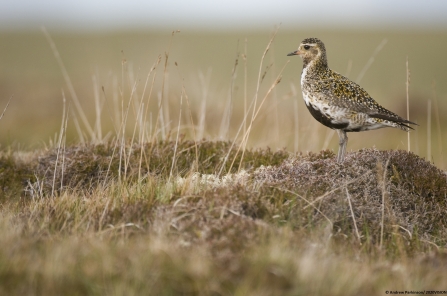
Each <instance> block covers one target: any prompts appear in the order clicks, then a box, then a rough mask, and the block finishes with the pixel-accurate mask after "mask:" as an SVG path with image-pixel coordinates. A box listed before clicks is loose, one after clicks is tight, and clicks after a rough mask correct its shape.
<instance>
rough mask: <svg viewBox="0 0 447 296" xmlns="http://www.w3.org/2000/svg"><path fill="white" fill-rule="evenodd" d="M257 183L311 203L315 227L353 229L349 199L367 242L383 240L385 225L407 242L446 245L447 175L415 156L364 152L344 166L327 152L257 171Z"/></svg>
mask: <svg viewBox="0 0 447 296" xmlns="http://www.w3.org/2000/svg"><path fill="white" fill-rule="evenodd" d="M255 179H256V181H257V182H260V183H263V187H265V186H269V187H271V188H278V189H286V190H290V191H293V192H296V193H297V194H299V195H300V196H301V197H303V199H304V198H305V199H306V200H307V201H309V202H310V203H312V205H309V203H307V202H305V201H303V200H301V201H300V206H301V207H302V208H312V209H313V216H312V221H313V222H316V221H320V220H321V219H324V218H325V217H324V216H326V217H327V218H329V220H331V221H332V223H333V224H334V226H335V227H338V228H340V229H342V230H344V231H346V230H347V229H354V225H353V223H354V222H353V220H354V219H352V215H351V209H350V206H349V200H348V197H349V198H350V201H351V206H352V211H353V213H354V216H355V221H356V224H357V228H358V229H359V230H360V231H361V232H362V233H363V234H364V235H365V236H368V237H366V239H372V240H374V241H377V240H378V239H379V238H380V233H381V224H382V219H383V221H384V223H383V224H384V227H385V231H384V232H385V233H388V234H390V233H392V232H393V231H394V232H398V233H402V235H403V236H405V237H406V238H407V239H408V240H411V239H412V237H413V235H412V234H418V235H419V237H420V238H426V239H429V240H430V241H438V242H440V243H442V244H444V243H446V241H445V237H446V235H447V216H446V215H445V213H446V212H447V175H446V173H445V172H443V171H442V170H440V169H438V168H437V167H435V166H434V165H432V164H431V163H429V162H427V161H426V160H424V159H422V158H420V157H419V156H417V155H415V154H414V153H411V152H407V151H402V150H395V151H379V150H375V149H365V150H360V151H358V152H354V153H348V154H347V156H346V159H345V161H344V162H343V163H341V164H339V163H337V162H335V155H334V154H333V153H332V152H330V151H322V152H320V153H319V154H308V155H299V156H298V157H291V158H289V159H288V160H287V161H285V162H284V163H282V164H281V165H279V166H275V167H267V168H263V169H261V170H258V171H257V172H256V173H255ZM296 198H297V199H299V198H298V197H296ZM382 200H384V201H385V207H384V208H383V209H382ZM382 210H383V215H382ZM297 214H299V213H297ZM439 240H442V242H441V241H439Z"/></svg>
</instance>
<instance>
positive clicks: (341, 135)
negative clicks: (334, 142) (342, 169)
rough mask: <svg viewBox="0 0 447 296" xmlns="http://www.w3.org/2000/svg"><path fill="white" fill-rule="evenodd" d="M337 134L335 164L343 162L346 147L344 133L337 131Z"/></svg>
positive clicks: (346, 140) (346, 138)
mask: <svg viewBox="0 0 447 296" xmlns="http://www.w3.org/2000/svg"><path fill="white" fill-rule="evenodd" d="M337 134H338V138H339V140H338V146H339V147H338V155H337V162H338V163H341V162H343V159H344V156H345V152H346V145H347V144H348V136H347V135H346V132H345V131H344V130H337Z"/></svg>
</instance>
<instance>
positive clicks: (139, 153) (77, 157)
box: [35, 141, 289, 192]
mask: <svg viewBox="0 0 447 296" xmlns="http://www.w3.org/2000/svg"><path fill="white" fill-rule="evenodd" d="M288 156H289V154H288V153H287V152H286V151H284V150H279V151H276V152H273V151H271V150H270V149H269V148H267V149H254V150H246V151H245V153H244V155H243V157H242V151H238V146H237V145H233V143H232V142H221V141H215V142H211V141H200V142H197V143H195V142H194V141H181V142H179V143H177V144H176V143H175V142H173V141H160V142H156V143H147V144H144V145H127V146H125V147H124V148H122V150H121V148H120V147H119V146H114V145H112V144H107V145H86V146H72V147H69V148H67V149H66V150H65V152H63V153H59V155H58V153H57V150H51V151H48V152H47V153H45V154H43V155H42V156H40V157H39V159H38V163H37V164H36V165H35V171H36V175H37V176H39V179H40V180H43V191H44V192H50V191H51V189H52V188H53V183H54V184H55V187H56V189H57V190H58V191H60V190H62V189H64V188H65V189H74V188H80V189H83V190H84V189H88V188H94V187H95V186H97V185H98V184H101V183H103V182H104V181H110V180H116V179H118V178H120V179H121V180H126V181H127V182H130V183H132V182H136V181H137V180H138V179H139V180H140V181H141V180H143V181H144V179H145V177H147V176H150V177H152V178H157V179H161V180H163V179H167V178H169V176H170V175H171V173H172V175H173V176H185V175H187V174H188V173H193V172H200V173H201V174H216V173H219V172H221V173H222V174H226V173H231V172H236V171H237V170H238V168H239V167H240V168H241V169H245V170H251V169H255V168H258V167H260V166H262V165H279V164H280V163H282V162H283V161H284V160H285V159H287V157H288ZM171 169H172V171H171ZM55 170H56V172H55Z"/></svg>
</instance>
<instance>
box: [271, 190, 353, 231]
mask: <svg viewBox="0 0 447 296" xmlns="http://www.w3.org/2000/svg"><path fill="white" fill-rule="evenodd" d="M272 188H276V189H278V190H281V191H285V192H288V193H291V194H293V195H296V196H298V197H299V198H301V199H302V200H304V201H305V202H307V203H308V205H307V206H305V207H304V208H303V209H305V208H307V207H308V206H312V207H313V208H314V209H315V210H316V211H317V212H318V213H320V214H321V215H322V216H323V217H324V218H326V220H328V221H329V223H330V224H331V227H333V225H334V223H332V221H331V220H330V219H329V218H328V217H327V216H326V215H325V214H323V212H321V211H320V210H319V209H318V208H317V207H316V206H314V205H313V203H312V202H310V201H308V200H307V199H305V198H304V197H303V196H301V195H299V194H298V193H296V192H293V191H290V190H288V189H285V188H279V187H272ZM356 228H357V227H356Z"/></svg>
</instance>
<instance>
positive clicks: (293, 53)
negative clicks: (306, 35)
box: [287, 50, 300, 56]
mask: <svg viewBox="0 0 447 296" xmlns="http://www.w3.org/2000/svg"><path fill="white" fill-rule="evenodd" d="M299 54H300V51H299V50H295V51H292V52H291V53H289V54H288V55H287V56H294V55H299Z"/></svg>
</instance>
